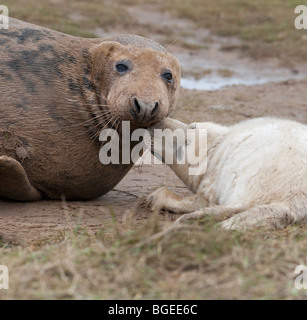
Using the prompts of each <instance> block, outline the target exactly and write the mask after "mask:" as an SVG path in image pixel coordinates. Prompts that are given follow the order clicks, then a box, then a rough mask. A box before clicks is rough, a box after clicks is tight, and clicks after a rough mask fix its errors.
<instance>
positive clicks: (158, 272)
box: [0, 216, 307, 299]
mask: <svg viewBox="0 0 307 320" xmlns="http://www.w3.org/2000/svg"><path fill="white" fill-rule="evenodd" d="M125 223H128V224H129V221H128V222H127V221H126V222H125ZM161 228H162V226H161V225H160V224H159V221H158V220H157V219H156V218H155V216H153V218H152V219H151V220H150V221H148V222H147V223H146V224H145V225H144V226H142V227H140V228H138V229H134V228H133V229H130V230H129V231H119V230H122V228H121V227H120V226H119V225H113V226H110V228H109V229H105V230H101V232H98V233H97V235H95V236H90V235H89V234H87V232H86V230H83V229H82V228H78V230H75V231H74V232H67V233H66V234H65V239H64V241H62V242H61V243H59V244H48V245H43V246H41V247H40V246H38V247H37V246H32V247H26V248H22V247H6V246H3V247H2V248H1V249H0V261H1V263H2V264H5V265H7V266H8V267H9V271H10V289H9V290H8V291H4V290H2V291H0V298H2V299H10V298H14V299H240V298H244V299H302V298H307V292H306V291H304V290H301V291H299V290H296V289H295V288H294V285H293V283H294V273H293V271H294V269H295V267H296V266H297V265H298V264H303V263H304V262H305V261H306V259H307V254H306V246H307V237H306V235H307V229H306V228H299V227H289V228H287V229H286V230H283V231H279V232H277V231H276V232H265V231H260V230H259V231H257V232H249V233H245V234H241V233H237V232H226V231H221V230H219V228H218V226H217V225H215V224H213V223H212V222H211V221H210V220H207V221H206V222H203V223H197V224H189V225H183V226H182V227H180V228H176V229H174V228H169V229H165V230H166V231H164V232H162V233H161V234H159V233H158V232H159V230H161ZM164 228H167V226H166V225H164ZM157 233H158V236H157Z"/></svg>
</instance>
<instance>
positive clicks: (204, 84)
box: [181, 74, 305, 90]
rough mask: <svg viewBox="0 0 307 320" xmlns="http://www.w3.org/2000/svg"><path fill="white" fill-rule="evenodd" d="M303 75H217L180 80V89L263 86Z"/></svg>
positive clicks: (299, 77)
mask: <svg viewBox="0 0 307 320" xmlns="http://www.w3.org/2000/svg"><path fill="white" fill-rule="evenodd" d="M304 78H305V76H304V75H301V74H299V75H289V76H286V75H285V76H277V75H275V76H274V75H271V76H263V77H260V76H259V77H257V76H256V77H247V76H246V75H242V76H232V77H227V78H225V77H221V76H218V75H214V74H213V75H209V76H205V77H203V78H201V79H199V80H196V79H194V78H181V87H182V88H185V89H190V90H193V89H195V90H220V89H223V88H225V87H229V86H233V85H243V86H253V85H258V84H265V83H271V82H281V81H286V80H293V79H296V80H302V79H304Z"/></svg>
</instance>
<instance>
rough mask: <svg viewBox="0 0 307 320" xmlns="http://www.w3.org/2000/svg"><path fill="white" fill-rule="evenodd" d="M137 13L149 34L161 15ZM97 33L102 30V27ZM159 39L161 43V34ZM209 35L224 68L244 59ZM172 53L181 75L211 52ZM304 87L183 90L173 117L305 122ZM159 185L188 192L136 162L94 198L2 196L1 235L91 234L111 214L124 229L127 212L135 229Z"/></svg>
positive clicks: (179, 24)
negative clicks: (143, 202) (144, 201)
mask: <svg viewBox="0 0 307 320" xmlns="http://www.w3.org/2000/svg"><path fill="white" fill-rule="evenodd" d="M135 12H136V11H135V10H134V13H135ZM137 15H138V16H139V17H140V19H139V26H138V27H137V28H136V30H135V32H136V33H141V31H142V30H143V33H147V36H148V35H149V34H148V32H150V31H148V30H150V28H149V27H148V24H150V23H151V24H155V23H156V21H157V20H159V19H161V15H157V16H155V15H152V16H153V18H154V19H153V21H147V20H146V21H145V20H144V19H143V20H142V12H139V11H138V12H137ZM163 21H168V22H167V24H166V25H164V27H165V28H173V27H174V25H176V30H177V33H178V34H180V30H184V29H187V27H188V28H189V30H190V33H191V30H192V31H193V30H194V29H193V28H194V27H193V26H192V25H191V23H190V22H189V25H187V23H188V22H184V21H177V20H176V19H174V20H170V19H164V20H163ZM160 26H162V25H161V24H160ZM194 31H195V30H194ZM100 33H102V31H101V30H100ZM192 33H193V32H192ZM197 34H202V35H203V36H204V37H206V39H207V40H208V37H210V35H209V34H208V32H206V31H205V30H198V32H197ZM152 37H153V38H154V39H156V38H157V37H158V36H157V34H156V33H154V32H153V31H152ZM159 37H160V38H161V39H160V40H161V41H163V35H159ZM182 37H183V36H182ZM182 37H181V38H182ZM185 37H187V38H186V39H185V40H187V41H188V38H189V39H190V40H191V39H192V38H193V37H192V38H191V35H186V36H185ZM210 39H211V40H210V41H209V40H208V41H207V43H208V46H209V47H210V46H211V45H212V47H214V48H215V49H214V50H215V51H214V52H218V53H219V55H218V59H219V60H220V61H221V65H222V66H224V64H222V62H223V63H225V61H226V60H227V59H228V60H227V61H228V62H229V63H232V61H235V60H236V61H237V62H238V61H240V59H242V56H241V53H240V52H237V51H231V53H229V52H225V54H223V53H222V49H221V48H222V45H224V44H225V39H219V38H216V37H211V38H210ZM157 40H158V39H157ZM164 40H165V38H164ZM199 41H200V40H199ZM234 42H236V40H233V39H232V40H229V43H234ZM198 43H199V42H198ZM218 44H220V45H218ZM171 52H173V53H174V54H177V55H179V56H180V54H181V55H182V53H184V54H185V56H184V57H183V60H182V64H183V71H184V72H185V73H187V72H188V71H189V68H191V65H189V64H188V61H189V60H192V59H193V57H195V56H197V57H198V58H199V57H200V58H201V57H203V59H206V57H207V56H208V54H210V55H215V54H214V52H213V53H212V52H211V53H210V52H209V53H208V50H207V49H206V48H195V49H187V48H186V46H183V45H182V46H180V45H178V44H174V46H173V47H172V50H171ZM215 56H216V55H215ZM181 57H182V56H181ZM231 59H232V60H231ZM245 62H246V61H245ZM246 63H247V62H246ZM253 63H254V62H253ZM255 63H256V62H255ZM257 64H258V67H259V68H267V66H270V67H271V68H278V61H269V62H268V61H266V62H265V63H264V62H261V61H258V62H257ZM254 67H255V66H254ZM254 67H253V68H254ZM292 69H293V70H292V72H293V73H298V72H299V73H300V74H305V75H307V73H305V71H306V68H305V69H303V70H302V69H299V66H295V65H294V66H292ZM306 86H307V81H306V80H286V81H282V82H278V83H266V84H262V85H255V86H248V87H245V86H236V87H227V88H224V89H221V90H216V91H195V90H187V89H182V91H181V96H180V101H179V104H178V109H177V113H176V115H175V117H177V118H179V119H181V120H183V121H189V122H192V121H215V122H219V123H221V124H232V123H235V122H237V121H242V120H245V119H248V118H253V117H259V116H266V115H273V116H278V117H287V118H290V119H294V120H297V121H301V122H303V123H307V100H306ZM162 185H166V186H171V189H173V190H174V191H175V192H177V193H178V194H188V193H189V191H188V190H187V189H186V188H185V186H184V185H183V183H182V182H181V181H180V180H179V179H178V178H177V177H176V176H175V175H174V174H173V173H172V172H171V170H170V169H169V168H168V167H166V166H165V165H142V166H135V167H134V168H133V169H132V170H131V171H130V172H129V174H128V175H127V176H126V177H125V178H124V179H123V180H122V181H121V183H120V184H119V185H118V186H117V187H116V188H115V189H114V190H113V191H111V192H109V193H108V194H106V195H105V196H103V197H101V198H99V199H96V200H94V201H88V202H69V203H66V202H64V201H39V202H34V203H15V202H9V201H4V200H0V212H1V214H0V237H1V240H2V241H3V242H9V243H14V244H30V243H36V242H40V243H41V242H44V241H59V240H61V237H62V235H63V232H65V231H66V230H73V229H75V228H76V227H77V226H78V227H86V229H87V230H88V232H92V233H95V232H97V231H98V230H100V229H103V228H104V227H105V226H106V224H107V223H110V220H111V219H112V213H113V212H114V214H115V217H116V218H117V220H118V222H119V223H120V225H121V226H122V227H123V228H125V224H126V218H127V217H131V216H133V218H132V219H133V224H134V225H135V227H136V226H138V225H139V224H142V223H144V221H146V219H147V218H148V217H149V215H150V213H149V212H146V211H144V210H136V208H137V204H138V201H139V200H140V199H141V198H142V197H144V196H146V195H147V194H148V193H150V192H151V191H153V190H155V189H156V188H158V187H160V186H162ZM175 218H176V217H175V216H172V215H170V214H167V215H166V214H165V215H161V220H164V221H165V220H173V219H175ZM130 226H131V224H130Z"/></svg>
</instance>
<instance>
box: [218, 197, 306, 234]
mask: <svg viewBox="0 0 307 320" xmlns="http://www.w3.org/2000/svg"><path fill="white" fill-rule="evenodd" d="M297 220H298V219H296V215H295V214H294V213H293V212H291V210H290V207H289V206H288V205H287V204H285V203H272V204H267V205H259V206H257V207H254V208H251V209H248V210H246V211H244V212H241V213H239V214H237V215H235V216H233V217H231V218H229V219H227V220H224V221H223V222H222V223H221V226H222V228H224V229H228V230H240V231H245V230H251V229H257V228H264V229H269V230H278V229H282V228H285V227H286V226H287V225H290V224H293V223H300V222H301V221H297Z"/></svg>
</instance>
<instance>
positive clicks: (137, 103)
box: [134, 98, 141, 113]
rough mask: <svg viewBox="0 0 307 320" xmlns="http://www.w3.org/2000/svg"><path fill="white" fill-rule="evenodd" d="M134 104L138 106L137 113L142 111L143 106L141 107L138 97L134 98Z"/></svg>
mask: <svg viewBox="0 0 307 320" xmlns="http://www.w3.org/2000/svg"><path fill="white" fill-rule="evenodd" d="M134 105H135V107H136V111H137V113H140V111H141V107H140V104H139V102H138V99H137V98H134Z"/></svg>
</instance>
